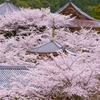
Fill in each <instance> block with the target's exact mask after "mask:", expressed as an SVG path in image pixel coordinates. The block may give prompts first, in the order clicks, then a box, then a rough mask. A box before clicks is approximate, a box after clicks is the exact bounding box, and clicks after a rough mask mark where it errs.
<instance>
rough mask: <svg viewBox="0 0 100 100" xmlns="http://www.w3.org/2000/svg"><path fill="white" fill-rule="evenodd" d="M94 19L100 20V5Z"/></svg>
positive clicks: (96, 9)
mask: <svg viewBox="0 0 100 100" xmlns="http://www.w3.org/2000/svg"><path fill="white" fill-rule="evenodd" d="M94 17H95V18H97V19H100V4H99V5H98V6H96V8H95V11H94Z"/></svg>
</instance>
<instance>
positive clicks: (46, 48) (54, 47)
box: [27, 40, 63, 53]
mask: <svg viewBox="0 0 100 100" xmlns="http://www.w3.org/2000/svg"><path fill="white" fill-rule="evenodd" d="M61 49H63V46H62V45H60V44H59V43H58V42H57V41H53V40H51V41H50V42H48V43H46V44H44V45H41V46H39V47H35V48H30V49H28V50H27V52H32V53H54V52H57V51H58V50H61Z"/></svg>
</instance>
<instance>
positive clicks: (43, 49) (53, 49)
mask: <svg viewBox="0 0 100 100" xmlns="http://www.w3.org/2000/svg"><path fill="white" fill-rule="evenodd" d="M54 29H55V26H54V20H53V26H52V39H51V41H50V42H48V43H46V44H44V45H41V46H38V47H35V48H30V49H28V50H27V51H26V52H27V54H31V53H33V54H39V55H43V56H45V55H46V56H47V55H48V54H53V55H54V56H57V55H58V51H63V52H65V53H70V54H72V55H76V54H75V53H74V52H72V51H70V50H68V49H67V48H65V47H64V46H62V45H61V44H59V43H58V42H57V41H55V36H54V35H55V34H54Z"/></svg>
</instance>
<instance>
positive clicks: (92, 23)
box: [56, 0, 100, 28]
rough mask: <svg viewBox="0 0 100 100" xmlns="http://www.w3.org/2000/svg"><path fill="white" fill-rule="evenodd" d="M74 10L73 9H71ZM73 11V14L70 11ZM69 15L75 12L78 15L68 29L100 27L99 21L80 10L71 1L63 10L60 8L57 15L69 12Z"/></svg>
mask: <svg viewBox="0 0 100 100" xmlns="http://www.w3.org/2000/svg"><path fill="white" fill-rule="evenodd" d="M71 8H72V9H71ZM70 9H71V10H72V12H71V11H70ZM68 10H69V13H68V14H72V15H73V13H74V12H75V13H76V15H74V17H75V19H73V20H72V21H71V22H70V25H67V27H81V26H82V27H89V28H90V27H92V28H97V27H100V20H97V19H95V18H93V17H91V16H89V15H88V14H86V13H85V12H83V11H82V10H81V9H80V8H78V7H77V6H76V5H75V4H74V3H73V2H72V1H71V0H70V1H69V2H68V3H67V4H66V5H64V6H63V7H62V8H60V9H59V10H58V11H57V12H56V13H58V14H65V15H66V12H68ZM78 17H79V18H78Z"/></svg>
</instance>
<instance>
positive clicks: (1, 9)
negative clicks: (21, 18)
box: [0, 0, 20, 15]
mask: <svg viewBox="0 0 100 100" xmlns="http://www.w3.org/2000/svg"><path fill="white" fill-rule="evenodd" d="M19 10H20V9H19V8H17V7H16V6H14V5H13V4H12V3H11V2H10V0H5V2H4V3H2V4H0V15H5V14H6V13H12V12H15V11H19Z"/></svg>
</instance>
